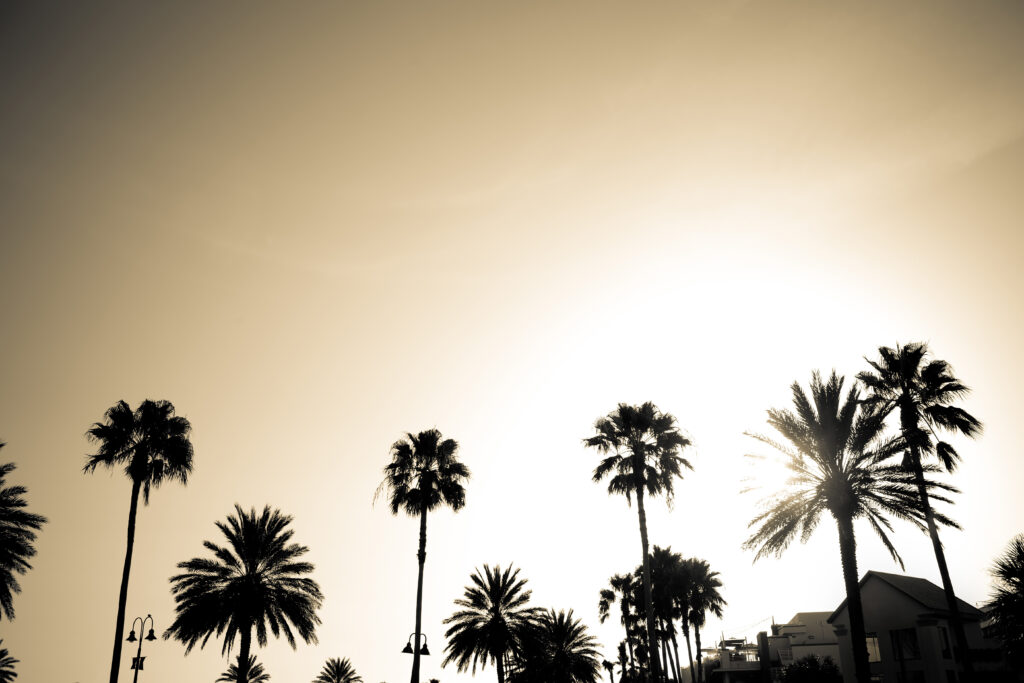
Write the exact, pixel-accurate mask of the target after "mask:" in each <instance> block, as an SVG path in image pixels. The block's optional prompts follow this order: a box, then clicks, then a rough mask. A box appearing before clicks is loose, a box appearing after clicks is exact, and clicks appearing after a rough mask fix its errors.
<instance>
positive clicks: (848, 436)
mask: <svg viewBox="0 0 1024 683" xmlns="http://www.w3.org/2000/svg"><path fill="white" fill-rule="evenodd" d="M843 382H844V379H843V378H842V377H838V376H836V373H835V372H834V371H833V372H832V375H831V376H830V377H829V379H828V381H827V382H822V380H821V376H820V375H819V374H818V373H817V372H815V373H814V374H813V375H812V376H811V384H810V389H811V398H810V399H808V397H807V394H806V393H804V390H803V389H802V388H801V387H800V385H799V383H796V382H794V383H793V385H792V390H793V405H794V408H795V411H790V410H776V409H773V410H769V411H768V424H769V425H771V426H772V427H773V428H775V430H776V431H777V432H778V433H779V434H780V435H781V436H782V438H783V440H784V441H776V440H774V439H771V438H768V437H766V436H761V435H758V434H751V435H750V436H752V437H753V438H755V439H757V440H758V441H760V442H762V443H764V444H767V445H769V446H771V447H773V448H775V449H776V450H778V451H779V452H780V453H781V454H782V455H783V456H784V457H785V459H786V465H787V467H788V468H789V469H790V471H791V473H792V474H791V476H790V478H789V480H788V481H787V483H786V486H787V490H785V491H784V492H782V493H781V494H779V495H777V496H774V497H772V498H769V499H767V500H766V501H764V503H765V505H766V509H765V510H764V512H762V513H761V514H759V515H758V516H757V517H755V518H754V519H753V520H752V521H751V522H750V526H751V527H755V531H754V533H753V534H752V535H751V536H750V538H748V539H747V541H746V542H745V543H744V547H746V548H748V549H753V550H756V551H757V554H756V555H755V558H754V559H755V561H756V560H757V559H760V558H761V557H764V556H765V555H769V554H774V555H776V556H778V555H781V554H782V553H783V552H784V551H785V550H786V548H788V547H789V544H790V543H791V542H792V541H793V540H794V539H795V538H800V540H801V541H806V540H807V539H808V538H809V537H810V536H811V534H812V533H813V531H814V529H815V528H816V527H817V525H818V522H819V521H820V519H821V516H822V514H823V513H825V512H827V513H829V514H830V515H831V516H832V518H833V519H834V520H835V523H836V528H837V530H838V532H839V553H840V557H841V561H842V569H843V580H844V583H845V585H846V598H847V605H848V607H849V613H850V632H851V636H852V639H853V653H854V665H855V666H854V668H855V672H856V678H857V681H858V683H868V679H869V677H870V673H869V669H868V652H867V645H866V638H865V632H864V614H863V609H862V607H861V601H860V589H859V586H858V583H857V580H858V575H857V544H856V538H855V536H854V527H853V522H854V520H856V519H863V520H866V521H867V522H868V524H869V525H870V526H871V528H872V529H873V530H874V531H875V532H876V533H877V534H878V536H879V538H880V539H881V541H882V543H883V544H884V545H885V547H886V549H887V550H888V551H889V553H890V554H891V555H892V557H893V559H894V560H895V561H896V562H898V563H899V564H900V566H901V567H902V566H903V561H902V560H901V559H900V556H899V554H898V553H897V552H896V548H895V547H893V545H892V543H891V542H890V540H889V537H888V535H887V534H886V532H887V531H891V530H892V527H891V524H890V522H889V521H888V519H887V518H886V515H887V514H888V515H892V516H893V517H897V518H899V519H905V520H908V521H910V522H911V523H913V524H914V525H915V526H917V527H918V528H919V529H924V528H925V526H924V519H925V514H924V510H923V509H922V506H921V500H920V498H919V496H918V494H917V483H916V481H915V478H914V475H913V474H912V473H909V472H907V471H906V470H905V469H903V468H902V467H900V466H899V465H886V464H884V463H883V462H882V461H884V460H885V459H886V458H889V457H891V456H892V455H893V454H894V453H898V452H902V450H903V449H904V446H905V444H904V442H903V439H902V438H901V437H896V438H887V437H886V436H885V435H884V427H885V424H884V423H885V414H884V412H880V411H878V410H874V409H872V408H869V407H868V406H864V405H862V404H861V402H860V400H859V399H860V395H859V391H858V389H857V388H856V387H854V388H852V389H850V391H849V393H847V394H846V398H845V400H844V398H843ZM933 469H934V468H926V470H925V471H926V472H928V473H929V474H930V473H931V472H932V471H933ZM925 486H926V487H927V488H928V490H929V491H936V493H934V494H933V498H934V499H935V500H941V501H943V502H949V499H948V498H946V497H945V496H943V495H941V493H939V492H940V491H941V492H950V491H953V492H955V491H956V489H954V488H953V487H951V486H949V485H946V484H940V483H937V482H934V481H931V480H927V479H926V480H925ZM935 519H936V521H938V522H939V523H941V524H946V525H949V526H955V522H953V521H952V520H951V519H949V518H948V517H946V516H944V515H941V514H939V513H935Z"/></svg>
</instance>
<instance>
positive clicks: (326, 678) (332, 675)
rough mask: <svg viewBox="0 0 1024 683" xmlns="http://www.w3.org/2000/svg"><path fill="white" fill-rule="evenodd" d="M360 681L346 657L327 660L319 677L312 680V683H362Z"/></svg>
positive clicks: (361, 678)
mask: <svg viewBox="0 0 1024 683" xmlns="http://www.w3.org/2000/svg"><path fill="white" fill-rule="evenodd" d="M362 681H363V677H362V676H359V675H357V674H356V670H355V668H354V667H353V666H352V662H350V661H349V660H348V657H346V658H345V659H338V658H337V657H333V658H331V659H328V660H327V662H326V663H325V664H324V668H323V670H322V671H321V672H320V675H319V676H317V677H316V678H314V679H313V683H362Z"/></svg>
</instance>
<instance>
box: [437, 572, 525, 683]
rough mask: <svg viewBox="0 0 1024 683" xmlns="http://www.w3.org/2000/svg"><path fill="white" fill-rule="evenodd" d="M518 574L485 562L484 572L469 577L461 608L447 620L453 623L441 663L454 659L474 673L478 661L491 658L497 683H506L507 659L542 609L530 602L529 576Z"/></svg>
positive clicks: (459, 667)
mask: <svg viewBox="0 0 1024 683" xmlns="http://www.w3.org/2000/svg"><path fill="white" fill-rule="evenodd" d="M518 576H519V570H518V569H516V570H515V571H513V569H512V567H511V566H509V567H508V568H507V569H505V571H504V572H502V571H501V567H500V566H497V567H495V568H494V569H493V570H492V569H491V568H490V567H489V566H487V565H486V564H485V565H484V573H483V574H482V575H481V574H480V571H479V570H477V571H476V572H475V573H474V574H473V575H472V576H471V577H470V579H471V580H472V582H473V585H472V586H467V587H466V592H465V596H464V597H462V598H460V599H458V600H456V601H455V604H456V605H458V606H459V607H461V608H462V609H460V610H459V611H458V612H456V613H455V614H453V615H451V616H450V617H448V618H447V619H445V620H444V623H445V624H452V626H451V627H450V628H449V629H448V630H447V631H446V632H445V637H446V638H447V639H448V645H447V647H446V648H445V651H446V653H447V654H446V656H445V658H444V661H443V662H442V663H441V665H442V666H446V665H448V664H449V663H452V662H454V663H455V664H456V665H457V667H458V671H460V672H462V671H465V670H466V669H469V668H472V672H473V673H474V674H475V673H476V667H477V664H478V663H479V665H480V667H481V668H483V667H484V666H486V665H487V662H488V661H490V662H491V663H492V664H494V666H495V668H496V669H497V672H498V683H504V682H505V668H506V667H505V663H506V661H507V659H508V658H509V657H511V656H513V654H514V653H516V652H517V651H518V650H519V647H520V639H521V636H522V633H523V632H524V631H525V630H526V629H527V628H529V627H530V625H531V623H532V622H533V621H534V620H535V619H537V618H538V616H539V614H540V611H541V610H539V609H538V608H536V607H529V606H528V605H527V603H528V602H529V600H530V591H529V590H525V587H526V579H520V578H518Z"/></svg>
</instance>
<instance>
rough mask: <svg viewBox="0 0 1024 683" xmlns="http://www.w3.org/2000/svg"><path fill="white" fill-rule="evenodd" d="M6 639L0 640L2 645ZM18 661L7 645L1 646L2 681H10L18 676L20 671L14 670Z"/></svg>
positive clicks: (0, 670) (0, 676)
mask: <svg viewBox="0 0 1024 683" xmlns="http://www.w3.org/2000/svg"><path fill="white" fill-rule="evenodd" d="M3 644H4V641H2V640H0V645H3ZM17 663H18V660H17V659H15V658H14V657H12V656H11V655H10V653H8V652H7V648H6V647H0V683H10V681H13V680H14V679H15V678H17V677H18V673H17V672H16V671H15V670H14V665H15V664H17Z"/></svg>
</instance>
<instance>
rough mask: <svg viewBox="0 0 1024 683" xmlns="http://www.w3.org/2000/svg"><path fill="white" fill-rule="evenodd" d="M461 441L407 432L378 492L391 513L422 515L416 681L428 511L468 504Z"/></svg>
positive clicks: (416, 681) (415, 678) (415, 679)
mask: <svg viewBox="0 0 1024 683" xmlns="http://www.w3.org/2000/svg"><path fill="white" fill-rule="evenodd" d="M458 450H459V444H458V443H456V442H455V440H454V439H445V438H443V437H442V436H441V432H439V431H437V430H436V429H428V430H426V431H423V432H420V433H419V434H415V435H414V434H411V433H407V434H406V438H405V439H401V440H399V441H396V442H395V443H394V444H393V445H392V446H391V462H390V463H388V465H387V466H386V467H385V468H384V481H382V482H381V484H380V486H379V487H377V494H376V495H375V496H374V498H376V496H377V495H380V494H381V493H382V492H384V491H385V490H386V491H387V492H388V496H389V497H388V502H389V505H390V507H391V514H394V515H397V514H398V513H399V512H402V511H404V512H405V513H406V514H408V515H410V516H412V517H419V518H420V547H419V552H418V553H417V554H416V558H417V560H418V562H419V574H418V577H417V580H416V631H415V636H416V647H415V648H413V656H412V677H411V681H412V683H420V648H419V642H420V634H421V633H423V630H422V621H421V617H422V614H423V565H424V563H425V562H426V560H427V513H428V512H430V511H431V510H435V509H437V508H438V507H440V506H441V505H442V504H444V505H447V506H448V507H450V508H451V509H452V510H456V511H458V510H461V509H462V507H463V506H464V505H465V504H466V489H465V487H464V486H463V483H464V482H465V481H466V480H467V479H468V478H469V468H467V467H466V466H465V465H463V464H462V463H461V462H459V460H458V458H457V457H456V454H457V452H458Z"/></svg>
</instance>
